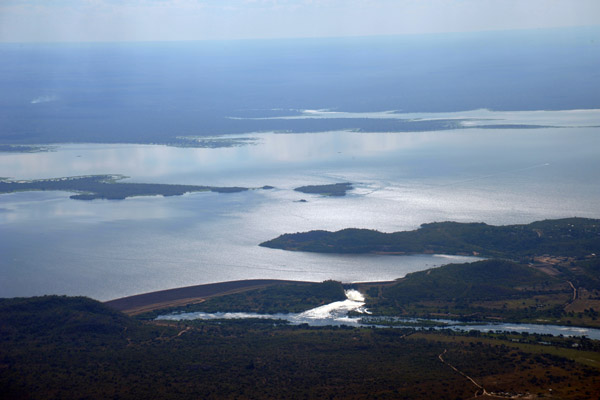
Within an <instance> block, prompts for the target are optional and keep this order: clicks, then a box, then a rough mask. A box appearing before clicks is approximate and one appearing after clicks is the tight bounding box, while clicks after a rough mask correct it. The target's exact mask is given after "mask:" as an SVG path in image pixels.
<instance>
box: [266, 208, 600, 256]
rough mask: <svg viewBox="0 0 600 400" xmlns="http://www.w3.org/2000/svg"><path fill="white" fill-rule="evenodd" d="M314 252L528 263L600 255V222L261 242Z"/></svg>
mask: <svg viewBox="0 0 600 400" xmlns="http://www.w3.org/2000/svg"><path fill="white" fill-rule="evenodd" d="M260 246H263V247H270V248H274V249H283V250H292V251H308V252H316V253H381V254H419V253H424V254H433V253H438V254H463V255H476V256H483V257H501V258H508V259H526V258H531V257H534V256H538V255H543V254H553V255H559V256H564V257H585V256H588V255H590V254H599V253H600V220H598V219H588V218H565V219H557V220H544V221H537V222H533V223H530V224H526V225H504V226H493V225H487V224H484V223H459V222H434V223H429V224H423V225H421V227H420V228H419V229H417V230H414V231H402V232H393V233H383V232H379V231H376V230H369V229H354V228H349V229H343V230H340V231H337V232H328V231H322V230H316V231H309V232H302V233H291V234H290V233H288V234H284V235H281V236H279V237H277V238H275V239H273V240H269V241H267V242H263V243H261V244H260Z"/></svg>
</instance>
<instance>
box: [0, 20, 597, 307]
mask: <svg viewBox="0 0 600 400" xmlns="http://www.w3.org/2000/svg"><path fill="white" fill-rule="evenodd" d="M590 32H591V33H590ZM590 35H591V36H590ZM463 36H464V35H463ZM463 36H461V35H458V36H449V37H443V36H439V37H434V36H428V37H418V38H414V39H406V38H402V39H397V40H396V39H393V38H380V39H377V40H376V39H358V40H351V39H343V40H342V39H340V40H337V41H336V40H333V39H332V40H326V41H302V40H300V41H295V42H293V43H292V42H287V41H274V42H260V41H258V42H247V43H246V42H244V43H241V42H232V43H229V44H228V46H229V47H223V46H222V45H223V44H222V43H221V44H219V43H216V44H215V43H208V44H199V43H193V44H173V45H167V44H155V45H152V44H138V45H134V44H121V45H110V44H97V45H89V46H85V45H26V46H17V45H0V55H2V57H1V58H2V59H3V60H8V61H6V62H5V63H3V64H2V65H1V66H0V89H1V91H2V93H3V95H2V97H1V98H0V105H1V106H2V107H0V123H1V124H2V125H1V127H2V129H1V130H0V144H44V145H45V144H55V145H56V147H55V148H53V149H52V151H49V152H39V153H0V177H10V178H11V179H39V178H56V177H65V176H78V175H90V174H122V175H126V176H128V177H130V178H129V180H130V181H132V182H157V183H177V184H198V185H214V186H244V187H249V188H258V187H262V186H264V185H272V186H274V187H275V189H273V190H251V191H248V192H243V193H233V194H216V193H194V194H187V195H184V196H177V197H170V198H162V197H140V198H131V199H127V200H123V201H105V200H94V201H77V200H71V199H69V194H68V193H64V192H29V193H14V194H7V195H0V235H1V236H2V240H0V254H1V257H0V296H2V297H10V296H30V295H40V294H71V295H75V294H77V295H86V296H91V297H94V298H97V299H101V300H107V299H111V298H116V297H121V296H126V295H131V294H136V293H142V292H148V291H153V290H161V289H167V288H173V287H178V286H187V285H194V284H201V283H209V282H218V281H227V280H235V279H248V278H279V279H298V280H311V281H322V280H325V279H336V280H341V281H344V282H352V281H371V280H389V279H395V278H399V277H402V276H404V275H405V274H406V273H408V272H411V271H416V270H422V269H425V268H429V267H432V266H435V265H441V264H443V263H447V262H453V261H464V260H465V258H460V257H442V256H402V257H391V256H375V255H361V256H350V255H345V256H340V255H319V254H308V253H293V252H284V251H279V250H273V249H266V248H261V247H258V244H259V243H260V242H262V241H265V240H268V239H271V238H274V237H276V236H278V235H280V234H282V233H288V232H297V231H307V230H312V229H327V230H337V229H343V228H347V227H360V228H372V229H379V230H382V231H388V232H390V231H397V230H407V229H416V228H417V227H418V226H419V225H420V224H422V223H427V222H433V221H445V220H454V221H461V222H471V221H477V222H480V221H481V222H486V223H490V224H513V223H528V222H532V221H534V220H539V219H545V218H561V217H571V216H580V217H594V218H600V204H599V202H598V201H597V199H598V198H600V175H599V174H598V173H597V171H600V156H599V154H598V153H599V149H600V135H598V133H599V131H598V129H599V128H598V126H600V112H599V111H598V110H597V109H598V108H599V107H600V100H599V99H598V93H600V85H599V83H600V82H599V79H600V78H598V76H597V73H596V72H595V71H597V68H594V67H597V58H595V56H596V55H597V54H598V51H599V50H598V46H596V45H593V44H590V43H591V42H590V41H589V38H590V37H592V38H595V37H597V36H598V29H592V30H571V31H568V34H560V35H559V34H557V33H554V34H552V33H550V34H548V35H547V36H544V35H541V34H539V35H538V34H532V35H530V37H529V41H525V42H523V41H519V39H520V37H519V36H516V35H512V34H508V35H504V36H503V35H502V34H492V33H490V34H485V35H483V36H478V37H477V38H474V37H467V36H464V37H463ZM557 38H558V39H560V40H558V39H557ZM557 40H558V42H557ZM556 43H559V44H560V45H556ZM491 45H493V46H492V47H490V46H491ZM515 46H516V47H515ZM483 49H488V51H486V52H484V51H483ZM489 49H493V50H489ZM357 54H360V56H357ZM569 57H570V58H569ZM567 60H571V61H570V62H567ZM573 60H576V62H574V61H573ZM24 66H25V67H24ZM540 69H541V70H543V71H546V72H548V71H550V72H552V73H551V76H552V79H551V81H552V85H550V84H549V81H548V80H540V79H538V78H539V76H541V75H543V74H541V75H540ZM366 70H368V71H373V73H372V74H366V75H365V74H364V71H366ZM544 76H546V75H544ZM548 76H550V75H548ZM536 79H537V80H536ZM543 109H545V110H547V111H545V112H539V111H535V110H543ZM490 110H491V111H490ZM494 110H503V111H502V112H499V111H494ZM531 110H534V111H531ZM552 110H563V111H552ZM573 110H579V111H573ZM357 130H360V132H357ZM275 131H277V132H279V133H276V132H275ZM283 131H285V132H287V133H281V132H283ZM255 132H260V133H255ZM222 135H225V136H222ZM180 137H187V139H186V140H187V142H186V143H185V144H186V145H190V144H192V145H200V146H210V147H168V146H164V145H150V144H136V143H171V142H177V140H179V139H177V138H180ZM239 139H241V140H239ZM198 140H199V142H198ZM207 140H208V142H207ZM82 142H93V143H87V144H85V143H84V144H82ZM114 142H121V143H129V144H113V143H114ZM64 143H71V144H64ZM178 144H181V143H178ZM219 146H223V147H219ZM227 146H230V147H227ZM336 182H351V183H353V184H354V187H355V189H354V190H352V191H351V192H349V193H348V195H347V196H345V197H339V198H327V197H321V196H316V195H308V194H302V193H299V192H295V191H293V189H294V188H295V187H298V186H302V185H308V184H327V183H336ZM301 199H304V200H306V202H299V200H301Z"/></svg>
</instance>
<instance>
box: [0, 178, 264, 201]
mask: <svg viewBox="0 0 600 400" xmlns="http://www.w3.org/2000/svg"><path fill="white" fill-rule="evenodd" d="M125 178H126V176H123V175H87V176H71V177H64V178H53V179H37V180H17V181H14V180H8V179H2V180H0V194H5V193H14V192H23V191H49V190H59V191H67V192H76V193H77V194H74V195H72V196H71V197H70V198H71V199H74V200H94V199H106V200H124V199H126V198H128V197H135V196H156V195H162V196H180V195H182V194H184V193H191V192H216V193H236V192H244V191H247V190H250V189H249V188H245V187H237V186H233V187H218V186H198V185H172V184H164V183H131V182H118V181H119V180H122V179H125ZM260 189H273V187H272V186H263V187H261V188H260Z"/></svg>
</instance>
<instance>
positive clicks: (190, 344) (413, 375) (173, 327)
mask: <svg viewBox="0 0 600 400" xmlns="http://www.w3.org/2000/svg"><path fill="white" fill-rule="evenodd" d="M500 336H501V335H499V334H494V335H485V334H480V333H475V334H469V333H465V334H461V333H457V332H451V331H442V332H438V331H426V332H420V333H415V331H414V330H412V329H403V328H393V329H358V328H347V327H346V328H335V327H326V328H311V327H308V326H285V325H278V326H274V324H273V323H272V321H237V322H225V321H219V322H199V321H193V322H190V323H170V324H167V323H164V322H162V323H160V324H159V323H158V322H155V323H143V322H139V321H136V320H133V319H130V318H128V317H126V316H124V315H122V314H120V313H118V312H114V311H112V310H110V309H108V308H107V307H105V306H104V305H102V304H100V303H98V302H95V301H93V300H90V299H85V298H68V297H56V296H47V297H40V298H29V299H5V300H0V341H1V345H0V370H1V371H2V373H0V391H1V393H2V398H4V399H24V398H44V399H80V398H86V399H106V398H121V399H139V398H148V399H157V398H160V399H169V398H174V399H175V398H176V399H188V398H189V399H197V398H204V399H233V398H278V399H303V398H309V399H322V398H349V399H366V398H370V399H373V398H381V399H416V398H423V399H431V398H436V399H456V398H469V397H472V396H473V395H474V393H475V391H476V387H475V386H474V385H472V384H471V383H469V381H468V380H467V379H466V378H464V377H463V376H462V375H460V374H458V373H456V372H455V371H454V370H452V369H451V368H450V367H449V366H448V365H446V364H444V363H442V362H441V361H440V359H439V358H438V356H439V355H440V354H444V360H445V361H446V362H448V363H451V364H452V365H453V366H455V367H456V368H458V369H460V370H462V371H465V372H466V373H468V374H469V375H470V376H472V377H473V378H474V379H476V381H477V382H479V383H480V384H482V385H483V386H484V387H485V388H486V389H487V390H488V391H494V392H500V391H503V392H511V393H513V394H517V393H522V394H524V393H531V394H533V395H538V394H547V393H548V388H553V393H554V395H555V396H557V397H560V398H565V399H580V398H595V397H597V396H598V395H599V394H600V392H599V389H598V388H600V378H599V376H600V375H599V374H598V366H597V365H598V364H597V363H595V362H596V361H594V360H597V359H598V358H599V357H598V353H597V352H591V351H589V350H578V349H575V348H568V347H567V346H559V347H553V346H543V345H539V344H535V343H533V342H532V340H533V338H532V335H529V336H528V337H521V336H518V335H514V334H512V335H511V336H510V337H507V338H506V339H503V338H501V337H500ZM521 339H523V340H528V341H525V342H519V340H521ZM513 340H514V341H513ZM555 340H556V343H560V342H559V341H560V340H561V339H560V338H556V339H555ZM564 340H571V339H564ZM573 343H575V342H573ZM590 349H593V348H590ZM586 359H587V360H592V361H594V362H592V361H587V364H586V363H584V362H583V361H582V362H580V361H578V360H586ZM588 364H589V365H588Z"/></svg>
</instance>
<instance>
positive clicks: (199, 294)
mask: <svg viewBox="0 0 600 400" xmlns="http://www.w3.org/2000/svg"><path fill="white" fill-rule="evenodd" d="M302 283H307V284H308V283H310V282H304V281H288V280H278V279H247V280H239V281H229V282H219V283H209V284H205V285H196V286H186V287H182V288H175V289H167V290H160V291H157V292H150V293H143V294H138V295H133V296H127V297H122V298H119V299H115V300H109V301H106V302H104V304H106V305H107V306H109V307H111V308H113V309H115V310H118V311H121V312H123V313H125V314H128V315H137V314H142V313H145V312H149V311H154V310H159V309H163V308H168V307H176V306H185V305H188V304H193V303H199V302H202V301H204V300H206V299H208V298H210V297H215V296H223V295H226V294H233V293H240V292H245V291H248V290H254V289H261V288H265V287H268V286H274V285H290V284H302Z"/></svg>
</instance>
